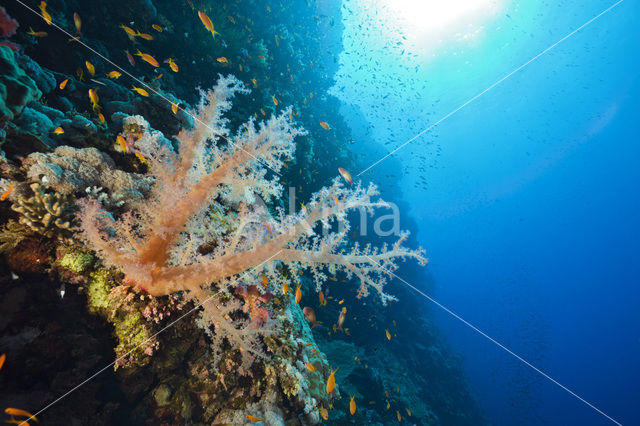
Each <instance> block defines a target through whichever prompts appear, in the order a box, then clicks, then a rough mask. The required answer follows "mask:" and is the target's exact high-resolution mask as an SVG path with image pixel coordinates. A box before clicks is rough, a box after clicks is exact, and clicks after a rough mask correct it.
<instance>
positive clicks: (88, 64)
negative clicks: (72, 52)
mask: <svg viewBox="0 0 640 426" xmlns="http://www.w3.org/2000/svg"><path fill="white" fill-rule="evenodd" d="M84 65H85V66H86V67H87V71H89V74H91V75H92V76H94V75H96V67H94V66H93V64H92V63H91V62H89V61H84Z"/></svg>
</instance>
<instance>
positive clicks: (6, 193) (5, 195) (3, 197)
mask: <svg viewBox="0 0 640 426" xmlns="http://www.w3.org/2000/svg"><path fill="white" fill-rule="evenodd" d="M12 192H13V184H10V185H9V189H7V190H6V191H4V192H3V193H2V195H0V201H4V200H6V199H7V198H9V195H11V193H12ZM6 357H7V356H6V355H5V354H2V356H0V368H2V364H4V359H5V358H6Z"/></svg>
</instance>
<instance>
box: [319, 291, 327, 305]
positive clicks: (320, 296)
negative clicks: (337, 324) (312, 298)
mask: <svg viewBox="0 0 640 426" xmlns="http://www.w3.org/2000/svg"><path fill="white" fill-rule="evenodd" d="M318 300H320V306H325V305H326V304H327V299H325V298H324V293H323V292H319V293H318Z"/></svg>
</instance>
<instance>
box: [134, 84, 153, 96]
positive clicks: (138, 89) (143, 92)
mask: <svg viewBox="0 0 640 426" xmlns="http://www.w3.org/2000/svg"><path fill="white" fill-rule="evenodd" d="M131 90H133V91H134V92H136V93H137V94H139V95H141V96H144V97H148V96H149V92H147V91H146V90H144V89H141V88H139V87H136V86H133V87H132V88H131Z"/></svg>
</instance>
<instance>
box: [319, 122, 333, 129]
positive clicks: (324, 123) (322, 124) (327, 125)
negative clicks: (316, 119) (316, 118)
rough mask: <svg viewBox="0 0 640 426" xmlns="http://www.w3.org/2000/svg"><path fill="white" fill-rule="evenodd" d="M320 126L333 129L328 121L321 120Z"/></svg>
mask: <svg viewBox="0 0 640 426" xmlns="http://www.w3.org/2000/svg"><path fill="white" fill-rule="evenodd" d="M320 126H322V128H323V129H326V130H330V129H331V126H329V124H328V123H327V122H326V121H321V122H320Z"/></svg>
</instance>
